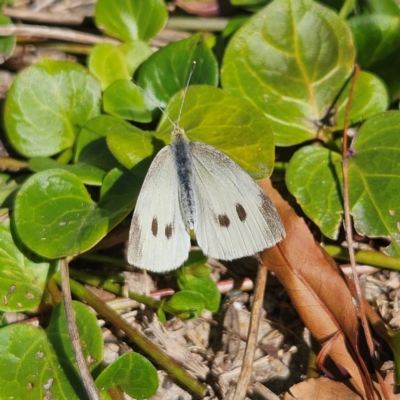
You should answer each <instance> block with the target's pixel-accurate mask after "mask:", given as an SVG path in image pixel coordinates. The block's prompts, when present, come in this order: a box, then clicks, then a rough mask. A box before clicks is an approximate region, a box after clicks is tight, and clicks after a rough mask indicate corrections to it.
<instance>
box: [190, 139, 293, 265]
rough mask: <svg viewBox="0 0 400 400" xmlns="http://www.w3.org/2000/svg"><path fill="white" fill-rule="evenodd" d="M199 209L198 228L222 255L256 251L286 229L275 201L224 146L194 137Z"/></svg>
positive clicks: (203, 242)
mask: <svg viewBox="0 0 400 400" xmlns="http://www.w3.org/2000/svg"><path fill="white" fill-rule="evenodd" d="M190 148H191V153H192V162H193V171H192V179H193V187H194V195H195V204H196V210H197V221H196V224H195V228H194V230H195V233H196V238H197V242H198V244H199V246H200V247H201V249H202V250H203V252H204V253H206V254H208V255H210V256H212V257H214V258H217V259H221V260H233V259H236V258H241V257H245V256H249V255H253V254H255V253H257V252H259V251H261V250H263V249H265V248H267V247H272V246H274V245H275V244H276V243H277V242H279V241H281V240H282V238H283V237H284V235H285V231H284V228H283V225H282V222H281V220H280V217H279V215H278V213H277V211H276V209H275V207H274V205H273V204H272V202H271V200H270V199H269V198H268V197H267V195H266V194H265V193H264V192H263V191H262V189H261V188H260V187H259V186H258V185H257V183H256V182H255V181H254V180H253V179H252V178H251V177H250V176H249V175H248V174H247V173H246V172H245V171H244V170H243V169H242V168H240V167H239V166H238V165H237V164H236V163H235V162H234V161H232V160H231V159H230V158H229V157H227V156H226V155H225V154H224V153H222V152H221V151H219V150H217V149H215V148H214V147H212V146H209V145H207V144H205V143H200V142H190Z"/></svg>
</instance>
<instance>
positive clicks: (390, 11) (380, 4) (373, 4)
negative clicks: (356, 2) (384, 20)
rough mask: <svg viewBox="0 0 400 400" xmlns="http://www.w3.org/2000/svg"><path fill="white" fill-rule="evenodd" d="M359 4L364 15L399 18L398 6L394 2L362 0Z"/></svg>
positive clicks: (388, 0)
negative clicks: (367, 13)
mask: <svg viewBox="0 0 400 400" xmlns="http://www.w3.org/2000/svg"><path fill="white" fill-rule="evenodd" d="M360 3H361V4H360V5H361V7H362V11H363V12H364V13H366V12H369V13H371V14H381V15H391V16H397V17H399V16H400V9H399V5H398V4H397V3H396V1H395V0H379V1H377V0H364V1H362V2H360Z"/></svg>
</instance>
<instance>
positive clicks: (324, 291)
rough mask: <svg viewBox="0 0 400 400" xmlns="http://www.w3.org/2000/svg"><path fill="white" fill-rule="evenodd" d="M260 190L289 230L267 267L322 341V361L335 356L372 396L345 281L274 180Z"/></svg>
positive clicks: (268, 252)
mask: <svg viewBox="0 0 400 400" xmlns="http://www.w3.org/2000/svg"><path fill="white" fill-rule="evenodd" d="M260 186H261V187H262V188H263V189H264V190H265V192H266V193H267V194H268V195H269V197H270V198H271V200H272V201H273V203H274V204H275V206H276V208H277V210H278V212H279V215H280V216H281V218H282V221H283V224H284V226H285V229H286V238H285V239H284V240H283V241H282V242H281V243H278V245H276V246H275V247H273V248H271V249H267V250H265V251H264V252H263V253H262V254H261V258H262V260H263V262H264V265H266V266H267V267H268V269H270V270H271V271H273V272H274V273H275V274H276V276H277V277H278V279H279V280H280V281H281V283H282V284H283V285H284V287H285V288H286V290H287V292H288V294H289V296H290V298H291V300H292V302H293V305H294V306H295V307H296V309H297V311H298V313H299V315H300V317H301V318H302V320H303V322H304V324H305V325H306V326H307V328H308V329H309V330H310V332H311V334H312V335H313V336H314V337H315V338H316V339H317V340H318V341H319V342H320V343H321V345H322V351H321V353H320V356H321V355H322V359H325V357H324V356H326V355H327V354H329V356H330V357H331V358H332V359H333V360H334V361H335V362H336V363H337V364H339V365H341V366H342V367H343V368H345V369H346V370H347V371H348V373H349V374H350V375H351V376H352V377H353V379H354V384H355V388H356V389H357V390H358V391H359V392H360V393H363V394H365V388H367V389H366V390H367V392H368V396H367V397H369V396H371V390H370V389H371V381H370V376H369V373H368V371H367V369H366V367H365V364H364V362H363V360H362V359H361V357H360V356H359V355H358V352H357V331H358V319H357V312H356V308H355V306H354V304H353V301H352V297H351V294H350V292H349V290H348V288H347V286H346V284H345V282H344V280H343V278H342V277H341V275H340V274H339V272H338V271H337V269H336V268H334V267H333V265H334V261H333V260H332V259H331V260H329V256H327V254H326V253H325V252H324V251H323V249H322V248H321V247H320V246H319V245H318V244H317V243H316V242H315V240H314V238H313V236H312V235H311V233H310V231H309V229H308V227H307V225H306V224H305V222H304V220H303V219H302V218H300V217H298V216H297V215H296V213H295V211H294V210H293V209H292V208H291V207H290V206H289V204H288V203H287V202H286V201H284V200H283V199H282V197H281V196H280V195H279V193H278V192H277V191H276V190H274V189H273V188H272V186H271V183H270V181H269V180H264V181H262V182H260ZM315 398H316V397H314V399H315ZM342 398H343V397H342Z"/></svg>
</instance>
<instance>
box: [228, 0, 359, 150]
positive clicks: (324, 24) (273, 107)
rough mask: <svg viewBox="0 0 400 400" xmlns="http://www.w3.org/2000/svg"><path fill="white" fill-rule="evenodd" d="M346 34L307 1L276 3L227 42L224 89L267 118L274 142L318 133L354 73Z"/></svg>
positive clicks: (336, 21) (336, 20) (333, 17)
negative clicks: (320, 122)
mask: <svg viewBox="0 0 400 400" xmlns="http://www.w3.org/2000/svg"><path fill="white" fill-rule="evenodd" d="M354 58H355V51H354V48H353V43H352V37H351V32H350V30H349V28H348V27H347V25H346V24H345V22H344V21H342V20H341V19H340V18H339V17H338V15H337V14H335V12H333V11H332V10H330V9H328V8H325V7H323V6H321V5H319V4H318V3H316V2H315V1H312V0H276V1H274V2H272V3H271V4H269V5H268V6H266V7H265V8H263V9H262V10H261V11H259V12H258V13H257V14H255V15H254V16H253V17H252V18H251V19H250V20H249V21H248V22H247V23H246V24H245V25H244V26H243V27H242V28H240V29H239V30H238V32H237V33H236V34H235V35H234V36H233V38H232V39H231V41H230V43H229V46H228V48H227V50H226V53H225V57H224V60H223V68H222V74H221V80H222V85H223V87H224V89H225V90H227V91H228V92H230V93H232V94H233V95H235V96H239V97H243V98H246V99H248V100H249V101H250V102H251V103H252V104H254V105H255V106H256V107H258V108H259V109H260V110H261V111H262V112H263V113H264V114H265V115H266V116H267V118H268V119H269V121H270V123H271V126H272V129H273V132H274V134H275V138H276V142H277V144H279V145H284V146H288V145H294V144H297V143H301V142H303V141H305V140H309V139H313V138H315V137H316V135H317V134H318V126H316V124H315V121H318V120H320V119H321V118H323V116H324V115H325V113H326V110H327V109H328V108H329V106H330V105H331V104H332V103H333V101H334V99H335V98H336V96H337V95H338V93H339V91H340V89H341V88H342V86H343V85H344V83H345V81H346V78H347V77H348V76H349V75H350V73H351V71H352V69H353V63H354Z"/></svg>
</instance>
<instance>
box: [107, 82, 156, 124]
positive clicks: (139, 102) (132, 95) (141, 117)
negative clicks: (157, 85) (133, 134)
mask: <svg viewBox="0 0 400 400" xmlns="http://www.w3.org/2000/svg"><path fill="white" fill-rule="evenodd" d="M103 108H104V111H105V112H107V113H109V114H111V115H114V116H115V117H119V118H122V119H128V120H131V121H137V122H151V120H152V119H153V118H152V113H151V112H150V111H148V110H147V108H146V106H145V104H144V100H143V94H142V91H141V90H140V89H139V88H138V87H137V86H136V85H135V84H134V83H132V82H130V81H123V80H119V81H115V82H114V83H112V84H111V85H110V86H109V87H108V88H107V89H106V90H105V92H104V96H103Z"/></svg>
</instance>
